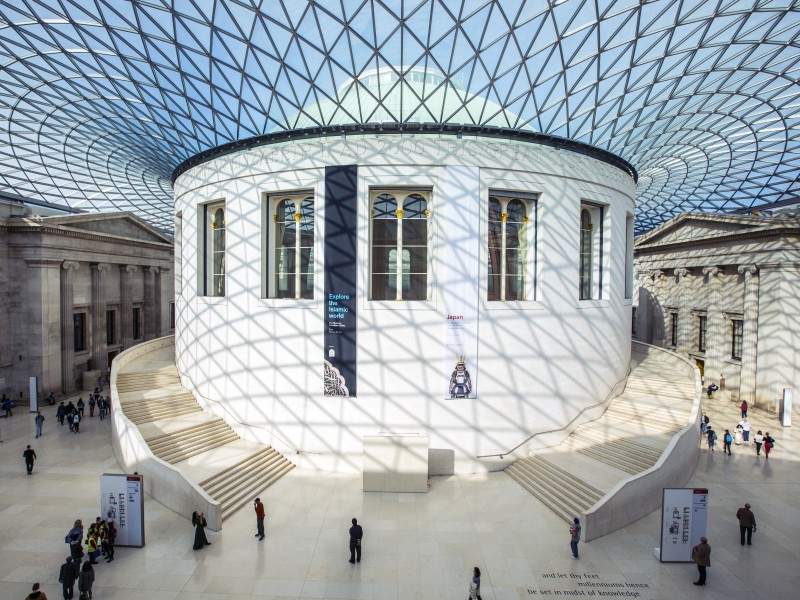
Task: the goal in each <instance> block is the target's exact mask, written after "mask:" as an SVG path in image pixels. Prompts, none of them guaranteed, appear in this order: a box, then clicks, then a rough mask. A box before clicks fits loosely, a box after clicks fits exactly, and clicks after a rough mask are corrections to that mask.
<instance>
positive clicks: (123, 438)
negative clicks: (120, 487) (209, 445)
mask: <svg viewBox="0 0 800 600" xmlns="http://www.w3.org/2000/svg"><path fill="white" fill-rule="evenodd" d="M174 345H175V339H174V336H171V335H170V336H166V337H161V338H156V339H154V340H150V341H148V342H143V343H141V344H137V345H136V346H134V347H133V348H129V349H128V350H125V351H124V352H122V353H121V354H119V355H117V356H116V357H115V358H114V362H113V363H112V364H111V378H110V388H111V404H112V410H111V446H112V448H113V450H114V456H115V457H116V459H117V462H118V463H119V465H120V466H121V467H122V469H123V470H124V471H125V472H127V473H133V472H138V473H139V474H141V475H144V488H145V492H146V493H148V494H149V495H150V496H152V497H153V498H154V499H155V500H158V501H159V502H160V503H161V504H163V505H164V506H166V507H167V508H169V509H171V510H174V511H175V512H177V513H179V514H181V515H184V516H186V517H187V518H188V516H189V515H191V514H192V512H193V511H200V512H203V513H205V516H206V521H207V523H208V528H209V529H212V530H215V531H219V530H220V529H221V528H222V507H221V505H220V503H219V502H216V501H215V500H214V499H213V498H212V497H211V496H209V495H208V494H207V493H206V492H205V490H203V489H202V488H201V487H200V486H198V485H197V484H195V483H193V482H191V481H189V480H188V479H187V478H186V477H185V476H184V475H183V473H181V471H180V469H177V468H176V467H175V466H174V465H171V464H169V463H168V462H165V461H163V460H161V459H160V458H158V457H157V456H156V455H154V454H153V452H152V451H151V450H150V447H149V446H148V445H147V442H146V441H145V439H144V437H143V436H142V434H141V432H140V431H139V428H138V427H136V425H134V423H133V422H132V421H131V420H130V419H128V417H126V416H125V411H124V410H123V408H122V403H121V402H120V399H119V393H118V392H117V376H118V375H119V373H120V371H121V370H122V369H123V368H124V367H125V366H127V365H128V364H129V363H130V362H131V361H132V360H134V359H136V358H138V357H140V356H142V355H144V354H147V353H148V352H152V351H154V350H159V349H161V348H167V347H174Z"/></svg>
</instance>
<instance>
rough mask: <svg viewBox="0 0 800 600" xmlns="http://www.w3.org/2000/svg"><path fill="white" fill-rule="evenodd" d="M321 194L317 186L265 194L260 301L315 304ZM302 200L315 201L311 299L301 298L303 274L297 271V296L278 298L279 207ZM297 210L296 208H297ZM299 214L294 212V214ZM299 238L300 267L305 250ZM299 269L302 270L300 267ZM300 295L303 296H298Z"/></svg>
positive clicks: (296, 255)
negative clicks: (277, 245)
mask: <svg viewBox="0 0 800 600" xmlns="http://www.w3.org/2000/svg"><path fill="white" fill-rule="evenodd" d="M319 198H320V195H319V194H318V193H317V189H316V187H309V188H299V189H292V190H288V191H280V190H275V191H269V192H264V193H263V198H262V202H263V212H264V218H263V219H262V234H261V244H262V246H261V247H262V260H261V262H262V273H261V298H262V299H263V300H269V301H275V302H280V303H289V302H294V303H304V302H314V301H316V300H317V299H318V293H317V292H318V290H317V276H318V274H319V273H318V271H319V269H318V268H317V254H318V248H317V244H318V236H317V230H318V222H319V219H320V214H321V213H320V211H319V202H320V200H319ZM298 199H299V200H300V202H301V203H302V202H304V201H306V200H308V199H310V200H311V202H312V211H311V212H312V217H313V230H312V236H313V237H312V242H311V247H310V248H311V260H310V261H309V267H310V269H311V297H310V298H309V297H305V298H304V297H302V285H299V284H300V283H301V282H302V275H303V273H302V272H300V271H299V270H296V271H295V272H294V277H295V296H294V297H281V296H278V295H277V290H276V285H275V275H276V272H275V250H276V247H275V242H277V207H278V205H279V204H280V202H282V201H284V200H292V201H293V202H296V200H298ZM295 209H296V206H295ZM294 214H297V211H296V210H295V213H294ZM300 241H301V240H300V236H299V235H296V236H295V246H294V252H295V261H296V265H299V264H301V262H300V261H299V256H298V254H297V253H298V252H299V253H300V255H302V249H303V248H306V247H304V246H301V245H299V243H300ZM298 268H299V267H298ZM298 293H299V294H300V296H298Z"/></svg>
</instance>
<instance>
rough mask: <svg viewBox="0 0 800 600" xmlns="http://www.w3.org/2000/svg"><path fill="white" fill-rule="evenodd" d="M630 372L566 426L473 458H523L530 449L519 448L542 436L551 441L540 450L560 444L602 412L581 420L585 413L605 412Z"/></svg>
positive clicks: (541, 432)
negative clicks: (499, 450) (550, 437)
mask: <svg viewBox="0 0 800 600" xmlns="http://www.w3.org/2000/svg"><path fill="white" fill-rule="evenodd" d="M630 372H631V371H630V368H628V372H627V373H626V374H625V377H623V378H622V379H620V380H619V381H617V382H616V383H615V384H614V385H613V386H612V387H611V390H609V392H608V394H606V395H605V397H604V398H603V399H602V400H600V401H599V402H595V403H594V404H590V405H589V406H586V407H584V408H583V409H581V410H580V411H579V412H578V413H577V414H576V415H575V416H574V417H572V419H570V421H569V422H568V423H567V424H566V425H563V426H561V427H557V428H555V429H548V430H546V431H537V432H535V433H532V434H531V435H529V436H528V437H527V438H525V439H524V440H522V441H521V442H520V443H519V444H517V445H516V446H514V447H513V448H511V449H509V450H507V451H506V452H500V453H496V454H480V455H478V456H476V457H475V458H477V459H487V458H499V459H500V460H504V459H505V458H506V457H509V456H510V457H513V458H514V459H517V458H523V457H524V456H527V454H528V452H529V451H530V448H527V447H526V448H525V450H524V451H523V452H519V450H520V449H521V448H523V447H525V446H529V445H530V443H531V442H532V441H533V440H534V439H535V438H539V437H544V436H552V437H553V439H548V440H547V441H546V442H543V443H542V444H541V446H540V447H541V448H546V447H548V446H553V445H555V444H559V443H561V442H562V441H563V440H564V439H565V438H567V437H568V436H569V435H570V434H571V433H572V432H573V431H574V430H575V429H577V428H578V426H579V425H582V424H583V423H585V422H587V421H589V420H593V419H596V418H597V417H599V416H600V414H602V412H603V411H600V412H599V414H597V415H596V416H593V417H591V418H590V417H586V418H582V417H584V415H585V414H586V413H588V412H589V411H592V410H594V409H597V408H600V407H602V408H603V410H605V407H606V406H608V404H609V403H610V402H611V400H613V399H614V398H616V397H617V396H619V395H620V394H621V393H622V391H623V390H624V389H625V383H626V382H627V381H628V375H630ZM553 434H559V435H557V436H554V435H553Z"/></svg>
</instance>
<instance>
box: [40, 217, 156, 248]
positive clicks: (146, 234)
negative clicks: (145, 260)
mask: <svg viewBox="0 0 800 600" xmlns="http://www.w3.org/2000/svg"><path fill="white" fill-rule="evenodd" d="M52 224H54V225H59V226H61V227H66V228H69V229H79V230H81V231H86V232H91V233H100V234H104V235H110V236H117V237H124V238H128V239H134V240H141V241H143V242H157V243H161V244H168V243H171V242H172V240H170V239H169V238H168V237H167V236H166V235H163V234H162V233H161V232H159V231H158V230H157V229H154V228H153V227H150V226H149V225H148V224H147V223H145V222H144V221H142V220H141V219H139V218H137V217H135V216H134V215H132V214H129V213H123V214H115V215H97V214H94V215H76V216H70V217H56V218H54V219H53V222H52Z"/></svg>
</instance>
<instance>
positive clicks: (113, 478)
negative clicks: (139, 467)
mask: <svg viewBox="0 0 800 600" xmlns="http://www.w3.org/2000/svg"><path fill="white" fill-rule="evenodd" d="M100 510H101V511H102V514H103V518H105V519H114V522H115V524H116V526H117V543H116V545H117V546H133V547H137V548H141V547H142V546H144V482H143V481H142V476H141V475H126V474H121V473H103V475H102V476H101V477H100Z"/></svg>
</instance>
